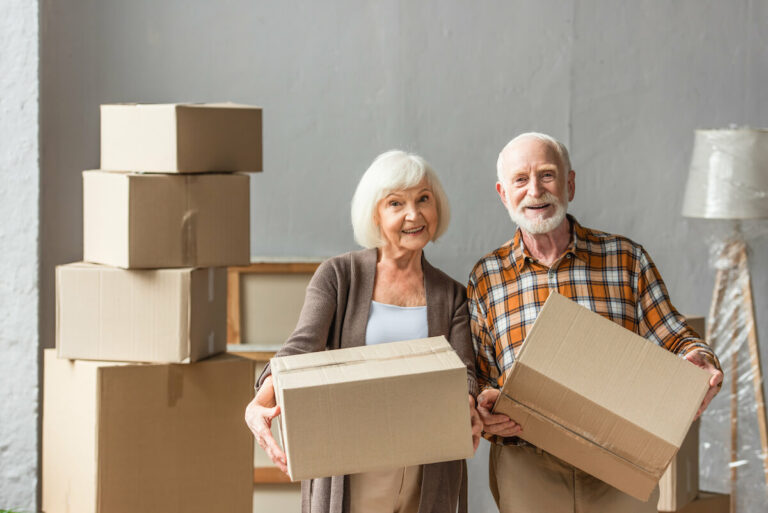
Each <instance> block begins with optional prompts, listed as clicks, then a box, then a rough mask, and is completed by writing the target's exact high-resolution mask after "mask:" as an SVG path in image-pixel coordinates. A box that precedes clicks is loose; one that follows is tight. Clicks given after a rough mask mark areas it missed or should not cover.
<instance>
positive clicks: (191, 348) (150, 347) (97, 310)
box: [56, 262, 227, 363]
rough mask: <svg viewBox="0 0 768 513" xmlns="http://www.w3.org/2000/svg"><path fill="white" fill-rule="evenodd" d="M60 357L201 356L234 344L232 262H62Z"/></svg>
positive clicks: (168, 358) (150, 359)
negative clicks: (193, 265) (198, 265)
mask: <svg viewBox="0 0 768 513" xmlns="http://www.w3.org/2000/svg"><path fill="white" fill-rule="evenodd" d="M56 348H57V350H58V354H59V356H60V357H61V358H73V359H74V358H78V359H84V360H109V361H127V362H158V363H172V362H175V363H182V362H194V361H198V360H201V359H203V358H206V357H208V356H210V355H213V354H216V353H220V352H223V351H226V348H227V275H226V269H225V268H223V267H221V268H207V269H159V270H151V271H129V270H124V269H117V268H114V267H107V266H101V265H96V264H89V263H84V262H78V263H73V264H67V265H61V266H58V267H57V268H56Z"/></svg>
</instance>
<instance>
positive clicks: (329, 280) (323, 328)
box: [257, 259, 339, 387]
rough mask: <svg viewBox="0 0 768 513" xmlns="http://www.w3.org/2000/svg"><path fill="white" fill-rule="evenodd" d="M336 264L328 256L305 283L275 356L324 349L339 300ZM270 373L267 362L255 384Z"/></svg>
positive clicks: (262, 381) (261, 381)
mask: <svg viewBox="0 0 768 513" xmlns="http://www.w3.org/2000/svg"><path fill="white" fill-rule="evenodd" d="M337 264H338V259H331V260H326V261H325V262H323V263H322V264H320V266H319V267H318V268H317V271H315V274H314V275H313V276H312V279H311V280H310V282H309V285H308V286H307V291H306V294H305V296H304V306H302V308H301V313H300V314H299V320H298V322H297V323H296V328H295V329H294V330H293V333H292V334H291V336H290V337H288V340H286V341H285V343H284V344H283V346H282V347H281V348H280V350H279V351H278V352H277V353H275V356H287V355H292V354H303V353H313V352H316V351H322V350H323V349H325V347H326V345H327V343H328V338H329V337H330V330H331V325H332V323H333V319H334V316H335V314H336V306H337V302H338V299H337V298H338V287H339V273H338V272H337ZM271 375H272V369H271V368H270V365H269V364H267V366H266V367H265V368H264V370H263V371H262V373H261V375H260V376H259V379H258V381H257V387H260V386H261V385H262V384H263V383H264V380H265V379H266V378H267V377H268V376H271Z"/></svg>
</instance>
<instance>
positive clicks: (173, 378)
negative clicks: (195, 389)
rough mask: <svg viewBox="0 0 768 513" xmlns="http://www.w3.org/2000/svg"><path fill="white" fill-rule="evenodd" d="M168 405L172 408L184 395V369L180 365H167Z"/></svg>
mask: <svg viewBox="0 0 768 513" xmlns="http://www.w3.org/2000/svg"><path fill="white" fill-rule="evenodd" d="M167 374H168V406H169V407H170V408H173V407H174V406H176V403H177V402H178V400H179V399H181V398H182V397H183V396H184V371H183V370H182V369H181V366H180V365H168V372H167Z"/></svg>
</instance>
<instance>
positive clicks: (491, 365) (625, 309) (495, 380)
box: [467, 215, 719, 390]
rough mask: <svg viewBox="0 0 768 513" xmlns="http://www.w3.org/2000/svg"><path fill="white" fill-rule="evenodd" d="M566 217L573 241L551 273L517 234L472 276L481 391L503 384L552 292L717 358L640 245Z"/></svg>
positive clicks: (678, 349)
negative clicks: (680, 310)
mask: <svg viewBox="0 0 768 513" xmlns="http://www.w3.org/2000/svg"><path fill="white" fill-rule="evenodd" d="M568 219H569V220H570V222H571V231H572V234H573V237H572V239H571V242H570V244H569V246H568V248H567V249H566V251H565V252H564V253H563V254H562V255H561V256H560V257H559V258H558V259H557V260H556V261H555V262H554V264H552V267H551V268H549V267H547V266H545V265H542V264H541V263H539V262H537V261H536V260H534V259H533V258H532V257H531V255H530V254H529V253H528V251H527V250H526V249H525V248H524V247H523V238H522V235H521V233H520V230H519V229H518V230H517V233H516V234H515V237H514V239H512V240H511V241H509V242H507V243H506V244H504V245H503V246H502V247H500V248H499V249H497V250H496V251H494V252H492V253H490V254H488V255H486V256H484V257H483V258H482V259H481V260H480V261H479V262H478V263H477V264H476V265H475V267H474V269H473V270H472V273H471V274H470V276H469V285H468V286H467V295H468V297H469V314H470V325H471V330H472V339H473V342H474V345H475V350H476V353H477V369H476V370H477V380H478V384H479V386H480V390H483V389H485V388H489V387H493V388H501V386H503V384H504V377H505V376H506V373H507V371H508V370H509V368H510V367H511V366H512V362H514V360H515V353H516V352H517V351H518V350H519V348H520V346H521V345H522V344H523V341H524V340H525V336H526V333H527V331H528V329H529V328H530V327H531V326H532V325H533V322H534V321H535V320H536V317H537V316H538V315H539V311H540V310H541V307H542V306H543V305H544V302H545V301H546V300H547V298H548V297H549V294H550V292H551V291H556V292H558V293H560V294H562V295H564V296H566V297H568V298H570V299H572V300H573V301H576V302H577V303H579V304H580V305H582V306H585V307H587V308H589V309H590V310H592V311H594V312H597V313H599V314H600V315H602V316H604V317H607V318H608V319H610V320H612V321H614V322H616V323H617V324H620V325H621V326H624V327H625V328H627V329H628V330H631V331H634V332H635V333H637V334H639V335H641V336H643V337H645V338H646V339H648V340H650V341H652V342H653V343H655V344H657V345H659V346H662V347H665V348H666V349H668V350H669V351H672V352H673V353H676V354H678V355H681V356H683V355H685V354H686V353H688V352H690V351H692V350H693V349H695V348H701V349H704V350H705V351H707V352H709V353H710V354H711V355H712V357H713V358H714V353H712V351H711V349H710V348H709V346H707V345H706V344H705V343H704V342H703V341H702V340H701V338H700V337H699V335H698V334H697V333H696V332H695V331H694V330H693V329H692V328H691V327H690V326H689V325H688V324H687V323H686V321H685V318H684V317H683V316H682V315H680V314H679V313H678V312H677V310H675V307H674V306H672V303H671V302H670V300H669V295H668V294H667V289H666V286H665V285H664V282H663V281H662V279H661V276H660V275H659V272H658V270H657V269H656V266H655V265H654V264H653V261H652V260H651V258H650V256H648V254H647V253H646V252H645V250H644V249H643V247H642V246H640V245H639V244H636V243H634V242H632V241H631V240H629V239H627V238H625V237H621V236H618V235H611V234H607V233H603V232H598V231H595V230H590V229H588V228H584V227H582V226H581V225H579V224H578V223H577V222H576V220H575V219H574V218H573V217H571V216H570V215H569V216H568ZM714 360H715V361H716V362H717V359H716V358H714ZM717 366H718V367H719V364H717Z"/></svg>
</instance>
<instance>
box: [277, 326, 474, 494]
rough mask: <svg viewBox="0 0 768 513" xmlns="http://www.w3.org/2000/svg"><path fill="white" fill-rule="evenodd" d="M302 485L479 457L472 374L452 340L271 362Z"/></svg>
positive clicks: (292, 470)
mask: <svg viewBox="0 0 768 513" xmlns="http://www.w3.org/2000/svg"><path fill="white" fill-rule="evenodd" d="M271 368H272V374H273V376H274V378H273V379H274V385H275V392H276V397H277V403H278V404H279V405H280V406H281V410H282V415H281V416H280V417H281V424H280V428H281V430H280V432H281V437H282V443H283V446H284V448H285V451H286V454H287V456H288V473H289V474H290V476H291V479H292V480H294V481H298V480H302V479H309V478H316V477H326V476H333V475H343V474H352V473H357V472H368V471H375V470H383V469H388V468H395V467H400V466H407V465H418V464H424V463H435V462H439V461H449V460H459V459H464V458H470V457H472V452H473V451H472V432H471V429H470V419H469V406H468V403H467V369H466V367H465V366H464V364H463V363H462V362H461V360H460V359H459V357H458V356H457V355H456V353H455V352H454V351H453V349H452V348H451V346H450V345H449V344H448V341H447V340H445V337H432V338H428V339H420V340H410V341H404V342H393V343H390V344H379V345H373V346H361V347H352V348H346V349H338V350H334V351H322V352H317V353H309V354H302V355H293V356H285V357H281V358H273V359H272V361H271Z"/></svg>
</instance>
